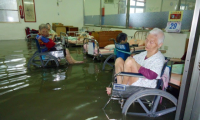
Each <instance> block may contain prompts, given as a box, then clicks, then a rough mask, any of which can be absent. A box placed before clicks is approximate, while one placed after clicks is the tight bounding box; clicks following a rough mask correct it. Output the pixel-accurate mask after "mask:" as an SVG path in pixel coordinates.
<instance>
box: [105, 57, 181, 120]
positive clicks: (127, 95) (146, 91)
mask: <svg viewBox="0 0 200 120" xmlns="http://www.w3.org/2000/svg"><path fill="white" fill-rule="evenodd" d="M167 62H168V60H166V62H165V64H164V66H163V69H162V72H161V76H162V75H163V73H164V71H165V69H166V66H167ZM168 69H169V68H168ZM118 75H120V76H130V77H144V76H143V75H142V74H140V73H126V72H121V73H117V74H116V75H115V77H116V76H118ZM160 88H163V80H162V79H158V81H157V87H156V88H145V87H139V86H127V85H121V84H116V83H114V84H113V87H112V93H111V97H110V98H109V100H108V102H107V103H106V104H105V106H104V107H103V110H104V109H105V108H106V106H107V105H108V104H109V102H110V100H118V101H119V102H120V104H121V108H122V114H123V116H126V115H127V114H129V115H136V116H146V117H159V116H162V115H165V114H168V113H171V112H173V111H175V110H176V106H177V99H176V98H175V97H174V96H173V95H171V94H169V93H167V92H166V91H165V90H166V88H165V89H163V90H160ZM163 98H166V99H168V100H169V101H170V102H171V103H172V104H171V105H172V107H170V108H166V109H164V110H160V111H156V110H157V107H158V105H159V104H162V99H163ZM136 103H138V104H139V105H140V106H141V107H142V109H143V112H135V111H134V112H128V110H131V106H134V105H135V104H136ZM146 104H147V105H148V106H147V105H146ZM149 106H150V107H149Z"/></svg>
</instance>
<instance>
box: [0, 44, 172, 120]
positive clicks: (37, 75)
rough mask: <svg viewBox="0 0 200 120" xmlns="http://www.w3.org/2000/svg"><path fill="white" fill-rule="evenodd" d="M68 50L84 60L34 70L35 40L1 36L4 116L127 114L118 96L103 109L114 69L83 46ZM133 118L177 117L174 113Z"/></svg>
mask: <svg viewBox="0 0 200 120" xmlns="http://www.w3.org/2000/svg"><path fill="white" fill-rule="evenodd" d="M69 50H70V53H71V54H72V56H73V57H74V58H75V59H76V60H84V61H85V63H83V64H74V65H64V66H61V67H58V68H52V67H49V68H46V69H44V68H35V69H31V70H29V69H27V63H28V60H29V59H30V58H31V56H32V55H33V54H34V52H35V51H36V48H35V45H34V43H32V42H26V41H24V40H15V41H0V120H108V119H122V115H121V108H120V105H119V104H118V102H117V101H111V102H110V103H109V105H108V106H107V107H106V109H105V111H103V110H102V108H103V106H104V105H105V103H106V102H107V101H108V99H109V97H108V96H107V94H106V91H105V88H106V86H108V85H109V84H110V82H111V79H112V70H106V71H102V70H101V69H102V65H103V60H102V61H99V60H93V58H92V57H89V56H85V55H83V54H82V48H81V47H70V48H69ZM106 69H110V68H109V67H107V68H106ZM129 119H130V120H132V119H135V120H137V119H140V120H142V119H144V120H149V119H156V120H157V119H158V120H164V119H166V120H173V119H174V113H172V114H170V115H165V116H163V117H161V118H145V117H142V118H139V117H135V116H128V117H127V120H129Z"/></svg>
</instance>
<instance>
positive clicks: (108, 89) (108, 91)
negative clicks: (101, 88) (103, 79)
mask: <svg viewBox="0 0 200 120" xmlns="http://www.w3.org/2000/svg"><path fill="white" fill-rule="evenodd" d="M111 90H112V89H111V88H110V87H106V91H107V94H108V95H110V94H111Z"/></svg>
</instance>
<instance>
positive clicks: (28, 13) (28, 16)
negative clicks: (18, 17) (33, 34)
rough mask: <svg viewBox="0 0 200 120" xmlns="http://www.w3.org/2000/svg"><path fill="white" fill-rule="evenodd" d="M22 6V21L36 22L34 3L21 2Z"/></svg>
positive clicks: (29, 0)
mask: <svg viewBox="0 0 200 120" xmlns="http://www.w3.org/2000/svg"><path fill="white" fill-rule="evenodd" d="M22 3H23V6H24V21H25V22H36V15H35V1H34V0H22Z"/></svg>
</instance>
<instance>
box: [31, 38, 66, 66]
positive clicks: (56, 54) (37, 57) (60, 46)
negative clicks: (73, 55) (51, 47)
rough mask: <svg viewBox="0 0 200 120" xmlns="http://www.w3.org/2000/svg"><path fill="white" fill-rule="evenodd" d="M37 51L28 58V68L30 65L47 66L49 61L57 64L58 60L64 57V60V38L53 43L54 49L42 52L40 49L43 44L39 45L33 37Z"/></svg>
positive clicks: (42, 47)
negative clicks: (59, 41)
mask: <svg viewBox="0 0 200 120" xmlns="http://www.w3.org/2000/svg"><path fill="white" fill-rule="evenodd" d="M35 42H36V47H37V51H36V52H35V53H34V55H33V56H32V57H31V58H30V60H29V62H28V68H31V66H36V67H47V65H48V64H49V63H51V64H54V65H56V66H57V67H58V66H59V62H60V61H61V60H63V59H64V61H65V62H67V61H66V58H65V56H66V53H65V49H66V46H65V39H62V43H57V44H56V45H55V48H56V49H57V50H56V51H48V52H42V49H44V48H45V46H40V44H39V42H38V40H37V39H35Z"/></svg>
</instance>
